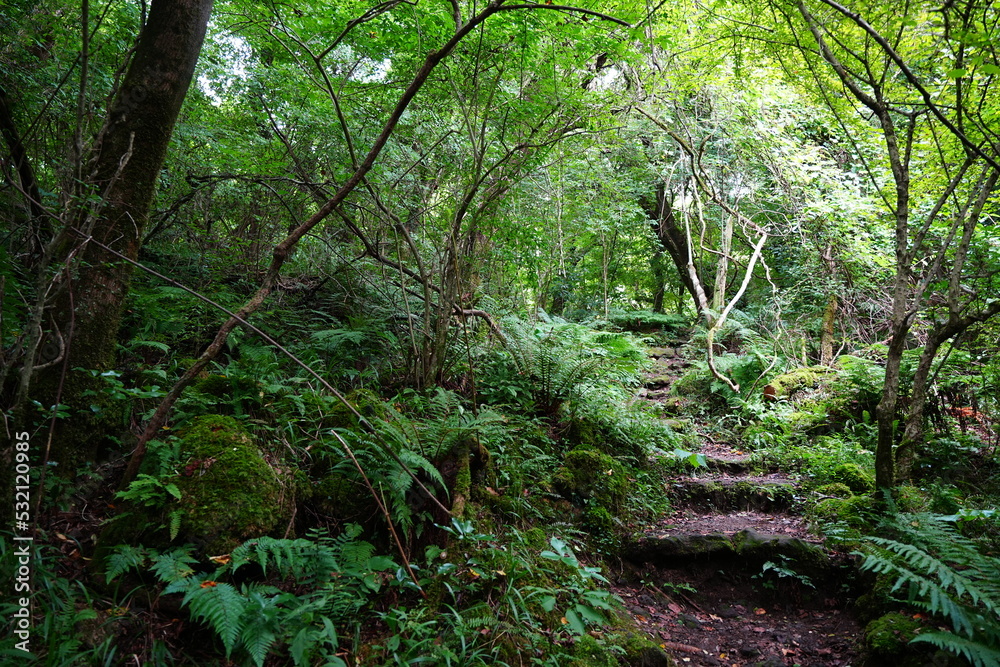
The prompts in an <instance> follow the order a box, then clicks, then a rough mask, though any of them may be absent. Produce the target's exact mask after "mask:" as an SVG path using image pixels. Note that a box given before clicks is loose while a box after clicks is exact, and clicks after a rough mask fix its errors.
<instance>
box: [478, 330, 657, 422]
mask: <svg viewBox="0 0 1000 667" xmlns="http://www.w3.org/2000/svg"><path fill="white" fill-rule="evenodd" d="M503 328H504V335H505V338H506V345H505V354H504V355H503V356H502V357H500V358H499V359H497V360H495V361H493V363H491V364H490V366H489V367H488V368H487V370H486V372H485V373H484V375H483V378H482V380H481V383H480V391H481V393H482V395H483V398H484V399H485V400H486V401H487V402H492V403H495V404H513V405H519V406H521V407H522V408H524V409H527V410H533V411H536V412H537V413H538V414H542V415H553V414H555V413H556V412H557V411H558V410H559V407H560V406H561V405H562V404H563V403H564V402H565V401H567V400H569V399H570V398H572V397H574V396H576V395H577V394H578V393H579V391H581V390H582V389H584V388H586V387H592V386H621V385H623V384H628V383H634V382H636V381H637V379H638V375H637V374H638V372H639V370H640V369H641V368H642V366H643V363H644V362H645V359H646V356H645V353H644V351H643V349H642V347H640V345H639V344H638V342H636V341H635V340H634V339H632V338H631V337H629V336H627V335H625V334H616V333H608V332H604V331H595V330H594V329H591V328H589V327H586V326H584V325H580V324H571V323H568V322H565V321H564V320H561V319H559V318H553V319H551V320H547V321H541V322H538V323H536V324H534V325H530V324H528V323H526V322H524V321H522V320H519V319H516V318H510V317H508V318H504V320H503Z"/></svg>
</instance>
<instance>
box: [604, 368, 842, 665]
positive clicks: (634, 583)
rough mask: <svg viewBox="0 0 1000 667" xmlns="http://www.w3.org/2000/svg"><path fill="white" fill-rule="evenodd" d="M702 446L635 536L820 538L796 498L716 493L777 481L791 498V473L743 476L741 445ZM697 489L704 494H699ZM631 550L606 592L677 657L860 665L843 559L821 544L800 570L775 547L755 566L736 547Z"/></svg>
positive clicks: (764, 488)
mask: <svg viewBox="0 0 1000 667" xmlns="http://www.w3.org/2000/svg"><path fill="white" fill-rule="evenodd" d="M664 361H666V359H660V360H659V361H658V362H657V368H656V369H655V376H653V375H651V376H650V384H649V385H647V386H648V387H655V388H657V389H658V390H659V391H655V392H651V391H648V390H647V391H646V392H640V398H641V400H650V401H657V400H659V399H660V398H661V395H662V394H663V393H664V392H663V388H664V387H665V386H666V385H667V382H666V378H665V373H664V371H665V370H667V368H665V366H667V364H664V363H663V362H664ZM669 361H670V365H669V370H672V371H674V372H677V371H680V370H681V367H680V364H678V359H676V358H670V360H669ZM701 453H702V454H705V455H706V456H707V457H709V460H710V461H709V463H710V468H709V469H710V471H712V472H705V471H704V470H702V472H701V474H699V475H698V476H697V479H692V477H680V478H675V479H671V480H666V484H665V488H666V491H667V492H668V493H669V494H670V495H671V497H672V510H671V512H670V513H668V514H665V515H663V516H661V517H658V518H657V519H656V520H655V521H654V522H651V523H650V524H649V525H647V526H645V527H644V528H643V529H642V531H641V532H642V536H641V537H640V538H639V539H638V540H637V543H640V542H656V541H657V540H691V541H692V542H691V543H692V544H698V543H699V540H701V541H703V542H704V541H705V537H707V536H713V535H714V536H719V535H724V536H729V537H732V536H734V535H737V534H738V533H739V534H740V535H745V534H747V531H748V529H749V534H751V535H754V534H758V535H759V536H760V537H761V538H763V539H764V540H765V541H771V542H774V543H782V544H787V543H788V542H789V540H791V541H793V542H796V541H801V542H804V543H807V544H808V545H814V546H816V547H818V546H819V545H821V544H822V542H823V540H822V537H820V536H817V535H815V534H813V533H811V532H810V530H809V528H808V526H807V525H806V523H805V521H804V520H803V519H802V517H801V516H800V515H799V514H798V513H797V512H796V506H797V505H798V503H796V502H791V503H779V502H772V503H768V502H757V501H756V500H754V496H753V493H751V494H750V496H749V497H746V496H738V497H737V496H731V495H728V494H727V492H726V491H725V490H726V489H734V490H735V488H737V487H738V488H741V489H743V490H744V492H745V489H746V488H747V487H748V486H749V487H752V488H755V489H758V490H759V491H760V494H758V495H760V496H761V497H764V498H772V499H773V497H774V496H775V495H776V494H774V493H772V492H770V491H769V490H768V489H769V488H770V489H772V490H773V489H775V488H777V487H778V486H780V487H783V488H791V489H793V491H792V493H791V495H793V496H797V495H798V491H797V484H796V482H795V480H794V478H791V477H789V476H788V475H785V474H783V473H780V472H771V473H767V474H757V475H751V474H749V473H747V472H745V465H744V464H745V463H746V461H747V459H748V458H749V457H748V456H747V454H746V453H745V452H743V451H740V450H739V449H737V448H734V447H732V446H730V445H728V444H726V443H722V442H715V441H712V440H711V439H708V438H706V442H705V446H704V447H703V448H702V449H701ZM720 471H721V472H720ZM738 483H739V484H738ZM699 488H708V489H711V490H712V492H711V493H708V494H703V493H700V492H699V491H698V489H699ZM692 489H694V490H692ZM720 489H721V490H720ZM786 495H789V494H786ZM710 539H714V540H716V541H717V539H718V538H717V537H715V538H710ZM810 548H812V547H810ZM626 553H629V550H628V549H626ZM632 553H633V554H640V557H639V558H638V560H636V559H633V560H632V561H631V562H627V563H626V564H625V566H624V568H623V570H622V572H621V576H620V577H619V580H618V582H616V584H615V585H614V586H613V590H614V592H615V593H616V594H617V595H618V596H620V597H621V598H622V600H624V602H625V607H626V609H627V610H628V612H629V613H630V614H631V615H632V617H633V618H634V619H635V622H636V624H637V625H638V627H640V628H641V629H642V630H644V631H645V632H647V633H648V634H649V635H650V636H651V637H652V638H653V640H654V641H656V642H657V643H658V644H659V645H660V646H661V648H663V649H664V651H666V652H667V653H668V654H669V655H670V656H671V657H672V658H673V659H674V661H675V662H676V663H677V664H678V665H692V666H716V665H726V666H732V667H735V666H743V665H747V666H750V665H753V666H760V667H779V666H788V667H792V666H801V667H810V666H817V667H818V666H823V667H846V666H847V665H859V664H861V654H860V651H859V648H858V640H859V638H860V636H861V627H860V625H859V624H858V622H857V621H856V620H855V619H854V618H853V617H852V615H851V613H850V609H849V604H850V602H851V600H852V598H853V597H854V596H853V595H852V594H851V593H850V591H848V590H847V586H846V584H845V581H846V579H847V577H846V576H845V574H844V573H845V572H849V571H850V565H849V563H847V560H848V557H846V556H845V555H843V554H837V553H833V552H829V554H828V556H829V558H828V561H827V562H828V563H829V569H828V570H827V571H826V572H825V573H822V572H820V573H818V574H815V576H807V575H806V574H802V573H799V572H796V571H795V569H794V568H795V566H794V564H792V563H790V562H789V561H788V560H787V559H786V558H785V557H784V556H783V555H782V554H781V553H780V552H776V553H775V555H774V557H773V558H772V559H771V560H767V561H766V562H764V563H763V564H762V563H761V560H760V558H759V557H758V558H756V559H746V558H745V557H743V556H741V555H740V553H738V552H736V553H729V554H728V555H726V554H724V553H721V555H720V552H713V553H711V554H707V553H706V554H704V555H702V556H700V557H699V556H697V555H695V556H688V557H685V558H683V559H681V558H670V557H668V558H666V559H659V560H655V562H653V561H654V558H653V557H652V556H650V555H649V554H650V553H652V552H651V550H649V549H635V550H633V551H632Z"/></svg>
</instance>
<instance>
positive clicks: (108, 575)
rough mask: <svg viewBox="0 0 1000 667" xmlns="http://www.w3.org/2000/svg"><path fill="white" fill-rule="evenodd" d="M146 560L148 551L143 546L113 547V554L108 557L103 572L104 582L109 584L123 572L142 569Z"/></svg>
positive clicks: (124, 545)
mask: <svg viewBox="0 0 1000 667" xmlns="http://www.w3.org/2000/svg"><path fill="white" fill-rule="evenodd" d="M148 559H149V550H148V549H146V548H145V547H143V546H138V547H133V546H131V545H128V544H123V545H121V546H118V547H115V550H114V553H112V554H111V555H110V556H108V561H107V565H106V566H105V571H104V577H105V580H106V581H107V582H108V583H111V581H112V580H114V579H117V578H118V577H119V576H121V575H122V574H124V573H125V572H127V571H129V570H134V569H136V568H139V567H142V566H143V565H145V564H146V563H147V562H148Z"/></svg>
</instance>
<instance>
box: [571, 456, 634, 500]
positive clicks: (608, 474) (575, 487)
mask: <svg viewBox="0 0 1000 667" xmlns="http://www.w3.org/2000/svg"><path fill="white" fill-rule="evenodd" d="M552 486H553V487H555V489H556V491H558V492H559V493H560V494H562V496H563V497H565V498H566V499H568V500H571V501H573V502H575V503H577V504H581V505H582V504H583V503H584V502H587V501H589V502H590V503H591V504H593V505H597V506H601V507H605V508H607V509H609V510H617V509H619V508H620V507H621V505H622V503H623V502H624V500H625V495H626V492H627V491H628V486H629V483H628V477H627V476H626V475H625V470H624V468H623V467H622V465H621V464H620V463H618V462H617V461H616V460H614V459H613V458H611V457H610V456H608V455H607V454H604V453H603V452H598V451H594V450H592V449H574V450H572V451H570V452H567V453H566V456H565V457H564V458H563V465H562V466H560V467H559V468H558V469H557V470H556V471H555V473H554V474H553V476H552Z"/></svg>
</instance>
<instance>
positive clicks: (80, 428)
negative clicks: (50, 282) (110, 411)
mask: <svg viewBox="0 0 1000 667" xmlns="http://www.w3.org/2000/svg"><path fill="white" fill-rule="evenodd" d="M211 8H212V0H153V3H152V6H151V9H150V13H149V19H148V21H147V22H146V25H145V26H144V27H143V28H142V32H141V33H140V35H139V39H138V42H137V45H136V49H135V55H134V56H133V60H132V63H131V65H130V66H129V68H128V71H127V73H126V75H125V79H124V81H123V83H122V86H121V89H120V90H119V91H118V94H117V96H116V97H115V100H114V102H113V104H112V106H111V110H110V112H109V113H108V116H107V119H106V120H105V123H104V127H103V128H102V130H101V132H100V133H99V134H98V137H97V140H96V144H95V146H94V150H93V157H92V159H91V161H90V163H89V164H87V165H85V166H84V170H85V176H87V182H88V184H89V185H88V186H86V187H87V189H86V190H85V191H84V192H83V193H82V194H83V195H85V196H86V199H84V198H81V200H80V202H79V204H78V206H77V207H76V208H75V209H74V211H73V213H72V214H71V216H68V217H67V221H66V222H67V225H66V228H64V229H63V230H62V232H61V233H60V236H59V237H58V238H57V239H56V240H55V242H54V243H55V245H54V252H53V254H52V258H53V261H52V267H53V268H54V269H55V272H56V273H57V274H58V275H57V281H58V283H59V285H58V290H57V291H56V293H55V297H54V299H53V301H52V303H51V304H50V305H47V307H46V310H45V312H44V314H43V318H44V320H43V321H42V322H38V323H36V331H37V330H38V328H39V327H40V328H41V330H42V332H43V333H42V340H41V341H39V342H41V343H42V344H43V346H44V343H45V342H46V341H47V342H49V343H51V344H54V346H55V347H56V348H61V350H62V351H61V353H60V356H61V357H62V358H61V359H60V360H59V363H53V364H52V365H49V366H48V367H45V368H43V369H41V370H40V371H39V372H38V373H37V378H36V379H34V381H32V379H31V373H30V372H28V373H25V374H24V375H23V376H22V378H23V380H22V391H21V394H20V395H21V396H22V397H24V396H30V397H31V398H33V399H34V400H38V401H40V403H41V404H42V405H43V406H45V407H46V408H48V407H49V406H52V405H54V404H56V403H57V402H58V403H62V404H65V405H68V409H69V415H70V416H69V417H68V418H65V419H61V420H57V421H56V422H55V423H56V424H57V429H56V430H57V432H56V433H55V434H54V437H53V439H52V450H51V452H50V458H51V459H52V460H54V461H58V462H60V463H61V464H63V465H64V468H63V469H67V468H66V467H65V466H67V465H68V466H70V467H69V470H72V466H74V465H75V464H76V463H79V462H81V461H84V460H88V459H90V458H92V457H93V455H94V453H95V452H96V451H97V448H98V445H99V444H100V437H101V436H103V435H106V434H105V433H101V432H100V431H101V430H102V429H104V428H106V427H107V426H108V424H106V423H102V422H103V420H102V417H101V412H98V413H97V414H93V412H92V411H91V410H90V409H89V407H88V406H90V405H91V404H97V405H98V407H100V403H99V401H95V399H94V398H93V397H87V396H85V395H84V394H85V392H88V391H97V392H100V391H101V389H102V382H103V380H102V378H100V377H94V376H93V375H91V374H90V373H87V372H85V371H78V370H75V369H77V368H82V369H87V370H98V371H105V370H107V369H109V368H110V367H111V366H112V364H113V362H114V356H115V347H116V344H117V336H118V328H119V323H120V321H121V315H122V307H123V304H124V300H125V297H126V295H127V293H128V286H129V280H130V277H131V273H132V270H131V268H132V267H131V265H129V264H128V263H126V262H123V261H119V260H118V259H117V258H116V257H115V256H114V255H113V254H112V253H110V252H108V251H107V250H105V249H104V248H102V247H101V246H100V245H98V244H96V243H93V242H90V239H93V240H96V241H98V242H100V243H101V244H103V245H106V246H108V247H110V248H112V249H113V250H115V251H117V252H119V253H121V254H122V255H124V256H126V257H129V258H132V259H135V258H136V257H138V254H139V247H140V245H141V240H142V234H143V227H144V226H145V223H146V219H147V212H148V209H149V205H150V203H151V201H152V198H153V193H154V191H155V189H156V183H157V179H158V177H159V173H160V169H161V167H162V165H163V161H164V158H165V156H166V153H167V148H168V146H169V143H170V137H171V134H172V132H173V128H174V123H175V122H176V120H177V116H178V114H179V113H180V109H181V105H182V103H183V102H184V97H185V96H186V94H187V90H188V86H189V85H190V83H191V79H192V77H193V75H194V68H195V64H196V63H197V61H198V55H199V53H200V52H201V46H202V42H203V40H204V37H205V30H206V27H207V25H208V18H209V15H210V13H211ZM87 172H89V175H88V174H87ZM98 200H99V203H92V202H95V201H98ZM41 293H42V294H44V293H45V290H41ZM51 346H52V345H50V347H51ZM34 347H35V348H37V347H39V345H35V346H34ZM36 363H37V361H36V358H35V355H34V354H33V353H32V354H29V355H28V356H27V357H26V359H25V364H26V365H27V367H28V368H29V370H30V368H31V367H32V366H34V365H35V364H36ZM105 414H106V412H105Z"/></svg>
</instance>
